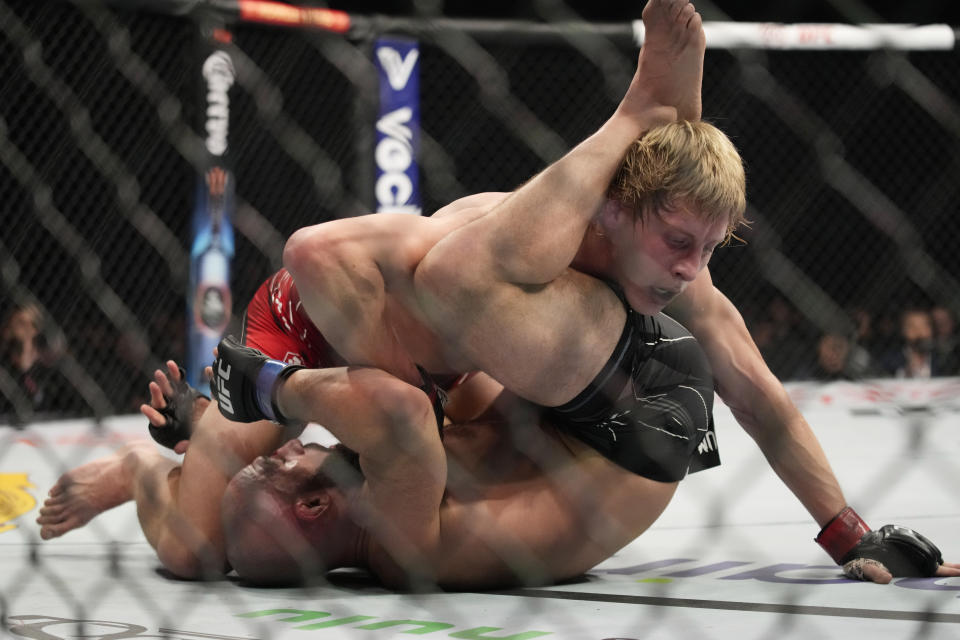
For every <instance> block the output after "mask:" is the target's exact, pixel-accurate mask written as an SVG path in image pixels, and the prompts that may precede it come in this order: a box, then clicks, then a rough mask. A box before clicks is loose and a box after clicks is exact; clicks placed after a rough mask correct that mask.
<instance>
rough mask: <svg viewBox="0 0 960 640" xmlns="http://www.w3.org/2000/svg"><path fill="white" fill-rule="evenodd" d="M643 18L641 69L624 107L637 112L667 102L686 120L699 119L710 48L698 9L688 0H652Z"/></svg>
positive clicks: (628, 92)
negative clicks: (707, 47)
mask: <svg viewBox="0 0 960 640" xmlns="http://www.w3.org/2000/svg"><path fill="white" fill-rule="evenodd" d="M643 24H644V30H645V35H644V43H643V48H642V49H641V50H640V57H639V60H638V63H637V73H636V74H635V75H634V77H633V81H632V82H631V83H630V88H629V89H627V94H626V96H624V99H623V103H622V105H621V106H622V108H624V109H626V110H627V111H628V112H635V113H639V112H642V111H643V110H646V109H649V108H651V107H652V106H667V107H673V108H675V109H676V110H677V117H679V118H680V119H682V120H699V119H700V115H701V111H702V107H701V102H700V90H701V86H702V84H703V55H704V51H705V49H706V38H705V36H704V33H703V23H702V21H701V19H700V14H698V13H697V11H696V9H695V8H694V6H693V4H691V3H690V2H689V0H650V1H649V2H648V3H647V6H646V7H644V9H643Z"/></svg>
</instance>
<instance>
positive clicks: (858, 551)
mask: <svg viewBox="0 0 960 640" xmlns="http://www.w3.org/2000/svg"><path fill="white" fill-rule="evenodd" d="M816 541H817V542H818V543H819V544H820V546H821V547H823V548H824V549H825V550H826V552H827V553H829V554H830V557H832V558H833V559H834V561H835V562H836V563H837V564H839V565H841V566H842V567H843V571H844V574H846V575H847V576H848V577H852V578H857V579H861V580H862V579H863V568H862V564H863V561H867V562H878V563H880V564H882V565H883V566H884V567H885V568H886V569H887V571H889V572H890V574H891V575H892V576H893V577H895V578H896V577H900V576H922V577H930V576H933V575H935V574H936V572H937V568H938V567H939V566H940V565H941V564H943V556H942V555H941V554H940V549H938V548H937V546H936V545H935V544H933V543H932V542H930V540H928V539H927V538H925V537H924V536H922V535H920V534H919V533H917V532H916V531H914V530H912V529H908V528H907V527H899V526H897V525H892V524H888V525H886V526H883V527H881V528H880V529H878V530H876V531H871V530H870V527H868V526H867V524H866V523H865V522H864V521H863V520H862V519H861V518H860V516H858V515H857V512H856V511H854V510H853V509H851V508H850V507H847V508H845V509H844V510H843V511H841V512H840V513H839V514H838V515H837V516H836V517H835V518H834V519H833V520H831V521H830V522H828V523H827V525H826V526H825V527H824V528H823V529H822V530H821V531H820V535H818V536H817V538H816ZM858 561H860V562H858Z"/></svg>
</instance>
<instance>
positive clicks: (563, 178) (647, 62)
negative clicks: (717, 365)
mask: <svg viewBox="0 0 960 640" xmlns="http://www.w3.org/2000/svg"><path fill="white" fill-rule="evenodd" d="M644 24H645V25H646V31H647V36H646V37H647V44H646V45H645V46H644V48H643V50H642V51H641V53H640V58H639V63H638V68H637V73H636V75H635V77H634V79H633V81H632V82H631V84H630V86H629V88H628V89H627V92H626V95H625V96H624V99H623V101H622V102H621V104H620V106H619V107H618V108H617V110H616V111H615V113H614V114H613V115H612V116H611V118H610V119H609V120H608V121H607V122H606V123H605V124H604V125H603V126H602V127H601V128H600V130H598V131H597V132H596V133H595V134H593V135H592V136H590V137H589V138H587V140H585V141H584V142H583V143H581V144H580V145H578V146H577V147H576V148H575V149H573V150H572V151H571V152H570V153H568V154H567V155H566V156H564V157H563V158H561V159H560V160H558V161H557V162H555V163H554V164H552V165H551V166H550V167H548V168H547V169H545V170H544V171H543V172H542V173H540V174H539V175H538V176H536V177H535V178H534V179H533V180H531V181H530V182H528V183H527V184H525V185H524V186H523V187H521V188H520V189H518V190H517V191H516V192H514V193H513V194H512V195H511V196H510V197H508V198H507V199H506V200H504V201H503V202H502V203H501V204H500V205H499V206H497V207H496V208H494V209H493V210H492V211H491V212H490V213H489V214H487V215H485V216H483V217H480V218H478V219H476V220H474V221H473V222H471V223H469V224H467V225H465V226H463V227H461V228H459V229H457V230H455V231H453V232H452V233H450V234H449V235H447V236H445V237H444V238H443V239H442V240H441V241H440V242H438V243H437V244H436V246H434V247H433V248H432V249H431V250H430V251H429V253H427V255H426V256H425V258H424V259H423V260H422V261H421V263H420V264H419V266H418V267H417V271H416V275H415V288H416V292H417V295H418V300H419V302H420V306H421V308H422V310H423V312H424V313H425V314H426V316H427V318H428V319H429V322H430V323H431V326H432V327H433V328H434V329H435V330H436V331H437V332H438V333H439V334H440V335H441V336H442V337H443V338H444V339H445V340H447V341H448V342H450V343H452V344H455V345H457V347H458V348H459V350H460V351H461V352H462V353H463V354H464V355H465V356H466V357H467V358H468V359H469V360H470V361H471V363H472V364H473V365H474V366H475V367H476V368H478V369H481V370H483V371H487V372H488V373H490V374H491V375H492V376H493V377H494V378H496V379H497V380H499V381H500V382H502V383H503V384H504V385H505V386H506V387H507V388H509V389H511V390H513V391H515V392H517V393H518V394H519V395H521V396H523V397H525V398H527V399H529V400H532V401H534V402H537V403H540V404H547V405H557V404H562V403H564V402H566V401H568V400H570V399H571V398H572V397H573V396H574V395H576V394H577V393H578V392H579V391H580V390H582V389H583V388H584V387H585V386H586V385H587V384H588V383H589V382H590V381H591V380H593V379H594V377H595V376H596V375H597V373H598V372H599V371H600V368H601V367H602V365H603V363H604V362H605V361H606V359H607V358H608V357H609V355H610V353H611V352H612V350H613V346H614V344H616V341H617V338H618V336H619V334H620V330H621V329H622V327H623V320H624V314H625V312H624V309H623V306H622V304H621V302H620V301H619V300H618V298H617V297H616V296H615V295H614V294H613V292H612V291H611V290H610V289H609V288H608V287H607V286H605V285H603V284H602V283H600V282H598V281H596V280H595V279H593V278H591V277H590V276H587V275H584V273H578V272H574V271H571V270H570V266H571V264H573V266H575V267H576V268H578V269H579V270H580V271H582V272H586V273H592V274H596V275H598V276H604V277H606V276H607V273H606V272H607V271H609V269H608V267H609V264H610V262H611V261H612V260H614V259H618V257H619V256H618V255H617V254H616V252H620V254H623V253H626V252H629V251H632V250H633V246H632V245H631V244H630V243H631V242H632V230H633V229H634V228H635V226H634V225H633V224H632V218H631V224H628V225H624V227H625V228H626V229H627V232H626V233H627V235H629V236H630V237H627V238H621V239H619V241H620V242H619V244H618V245H616V246H610V245H608V246H601V245H600V244H598V243H597V242H596V238H593V237H592V235H591V234H588V233H587V231H588V228H589V227H590V225H591V223H592V222H594V221H595V220H596V219H598V218H599V217H601V216H604V215H607V213H608V210H611V211H614V212H619V210H620V209H622V207H620V205H619V204H618V203H616V202H611V201H610V200H609V199H608V190H609V187H610V183H611V180H612V179H613V177H614V175H615V173H616V171H617V169H618V168H619V167H620V164H621V162H622V161H623V158H624V156H625V154H626V152H627V150H628V149H629V147H630V146H631V145H632V144H633V143H634V142H635V141H636V140H637V139H638V138H639V137H640V136H641V135H642V134H643V133H644V132H646V131H649V130H650V129H652V128H654V127H657V126H660V125H664V124H667V123H669V122H672V121H674V120H675V119H676V118H677V114H678V112H681V111H682V112H683V113H684V114H685V115H687V116H690V117H695V116H698V115H699V104H700V97H699V96H700V82H701V79H702V67H703V52H704V39H703V34H702V26H701V23H700V19H699V16H697V14H696V12H695V11H694V10H693V7H692V5H690V4H689V2H687V1H686V0H651V2H650V4H649V5H648V7H647V8H646V10H645V11H644ZM627 215H632V213H631V214H627ZM621 217H623V216H622V215H621ZM611 242H613V240H612V239H611ZM591 243H592V244H593V246H590V245H591ZM587 253H589V258H588V259H582V257H583V256H584V255H586V254H587ZM697 255H698V256H699V252H698V254H697ZM575 260H576V261H575Z"/></svg>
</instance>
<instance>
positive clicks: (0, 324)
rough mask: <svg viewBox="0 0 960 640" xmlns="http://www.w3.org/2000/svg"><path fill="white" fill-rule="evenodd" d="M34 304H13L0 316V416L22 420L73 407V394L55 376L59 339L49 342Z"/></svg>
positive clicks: (56, 374)
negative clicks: (38, 414)
mask: <svg viewBox="0 0 960 640" xmlns="http://www.w3.org/2000/svg"><path fill="white" fill-rule="evenodd" d="M43 325H44V316H43V311H42V310H41V309H40V307H39V306H38V305H35V304H32V303H25V304H13V305H11V306H9V307H7V308H5V309H4V310H3V312H2V315H0V416H2V417H4V418H5V419H10V418H13V419H18V420H23V419H27V418H32V417H33V416H34V414H37V413H41V414H42V413H49V412H54V411H63V410H65V409H69V408H76V407H77V406H78V405H77V402H76V401H77V394H76V393H75V392H74V390H73V388H72V387H70V386H69V385H67V384H66V383H65V380H63V378H62V377H61V376H60V375H59V372H58V371H57V370H56V368H55V364H56V361H57V359H58V358H59V356H60V355H61V354H62V351H63V345H62V344H60V343H59V341H55V342H56V344H54V345H52V346H51V345H50V344H48V343H47V340H46V337H45V335H44V332H43Z"/></svg>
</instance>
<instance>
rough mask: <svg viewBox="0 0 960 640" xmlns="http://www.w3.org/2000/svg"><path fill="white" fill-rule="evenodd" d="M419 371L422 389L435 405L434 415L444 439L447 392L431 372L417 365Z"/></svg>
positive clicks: (441, 436)
mask: <svg viewBox="0 0 960 640" xmlns="http://www.w3.org/2000/svg"><path fill="white" fill-rule="evenodd" d="M417 371H419V372H420V378H421V380H422V382H421V384H420V387H419V388H420V390H421V391H423V392H424V393H425V394H427V397H428V398H430V404H432V405H433V415H434V416H435V417H436V418H437V430H438V431H439V432H440V439H441V440H442V439H443V407H444V406H445V405H446V404H447V400H448V399H449V398H447V393H446V392H445V391H444V390H443V389H441V388H440V387H438V386H437V383H436V382H434V381H433V378H431V377H430V374H429V373H427V372H426V370H424V368H423V367H421V366H420V365H417Z"/></svg>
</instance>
